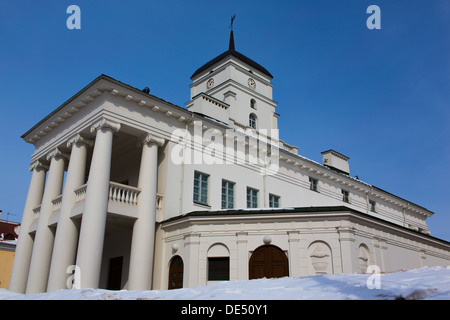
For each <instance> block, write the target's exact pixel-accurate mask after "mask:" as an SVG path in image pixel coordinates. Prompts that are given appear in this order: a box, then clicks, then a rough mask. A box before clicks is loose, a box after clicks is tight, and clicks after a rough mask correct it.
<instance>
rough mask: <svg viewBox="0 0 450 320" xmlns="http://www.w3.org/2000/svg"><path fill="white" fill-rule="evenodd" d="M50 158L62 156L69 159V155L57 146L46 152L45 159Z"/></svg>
mask: <svg viewBox="0 0 450 320" xmlns="http://www.w3.org/2000/svg"><path fill="white" fill-rule="evenodd" d="M52 158H63V159H65V160H69V155H68V154H67V153H63V152H61V150H59V149H58V148H55V149H54V150H53V151H50V152H49V153H48V154H47V160H51V159H52Z"/></svg>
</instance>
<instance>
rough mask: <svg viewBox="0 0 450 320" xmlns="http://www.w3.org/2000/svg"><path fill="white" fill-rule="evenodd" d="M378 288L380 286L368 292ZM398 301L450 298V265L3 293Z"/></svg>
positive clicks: (3, 294)
mask: <svg viewBox="0 0 450 320" xmlns="http://www.w3.org/2000/svg"><path fill="white" fill-rule="evenodd" d="M377 277H379V278H377ZM368 280H369V281H368ZM378 280H379V282H377V281H378ZM368 284H369V286H368ZM377 284H379V286H378V287H379V288H377ZM373 286H375V288H373V289H369V287H373ZM398 298H401V299H429V300H450V266H447V267H426V268H420V269H413V270H408V271H403V272H395V273H384V274H372V275H370V274H365V275H364V274H338V275H316V276H309V277H302V278H289V277H285V278H279V279H257V280H247V281H224V282H218V283H215V284H212V285H208V286H201V287H195V288H183V289H177V290H150V291H128V290H121V291H109V290H102V289H95V290H94V289H72V290H68V289H67V290H58V291H54V292H50V293H42V294H33V295H25V294H18V293H14V292H11V291H8V290H5V289H0V300H347V299H353V300H384V299H398Z"/></svg>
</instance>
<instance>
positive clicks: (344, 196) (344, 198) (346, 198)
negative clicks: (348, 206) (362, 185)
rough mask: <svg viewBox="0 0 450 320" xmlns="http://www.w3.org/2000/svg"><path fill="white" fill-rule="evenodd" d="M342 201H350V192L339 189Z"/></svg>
mask: <svg viewBox="0 0 450 320" xmlns="http://www.w3.org/2000/svg"><path fill="white" fill-rule="evenodd" d="M341 192H342V201H344V202H347V203H350V193H349V192H348V191H347V190H344V189H341Z"/></svg>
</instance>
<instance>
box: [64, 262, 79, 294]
mask: <svg viewBox="0 0 450 320" xmlns="http://www.w3.org/2000/svg"><path fill="white" fill-rule="evenodd" d="M66 273H68V274H70V276H69V277H68V278H67V281H66V286H67V289H80V288H81V269H80V267H79V266H77V265H70V266H68V267H67V269H66Z"/></svg>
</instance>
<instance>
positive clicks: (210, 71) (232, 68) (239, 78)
mask: <svg viewBox="0 0 450 320" xmlns="http://www.w3.org/2000/svg"><path fill="white" fill-rule="evenodd" d="M272 78H273V76H272V75H271V74H270V72H269V71H268V70H267V69H266V68H264V67H263V66H261V65H260V64H258V63H256V62H255V61H253V60H252V59H250V58H248V57H246V56H245V55H243V54H241V53H239V52H238V51H236V50H235V45H234V34H233V30H231V32H230V41H229V46H228V50H227V51H225V52H223V53H222V54H220V55H219V56H217V57H216V58H214V59H212V60H211V61H209V62H207V63H205V64H204V65H203V66H201V67H200V68H198V69H197V70H196V71H195V72H194V73H193V74H192V76H191V80H192V84H191V85H190V87H191V100H190V101H189V102H188V103H186V106H187V108H188V110H190V111H192V112H197V113H201V114H203V115H205V116H208V117H211V118H214V119H216V120H219V121H221V122H224V123H226V124H228V125H230V126H232V127H235V128H237V129H252V130H256V131H259V130H260V129H267V130H270V129H278V122H277V118H278V114H277V113H276V112H275V108H276V105H277V103H276V102H275V101H273V100H272V87H273V85H272V84H271V83H270V81H271V80H272ZM208 101H209V102H208ZM211 101H214V103H212V102H211ZM219 102H221V103H219ZM207 103H209V105H208V104H207Z"/></svg>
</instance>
